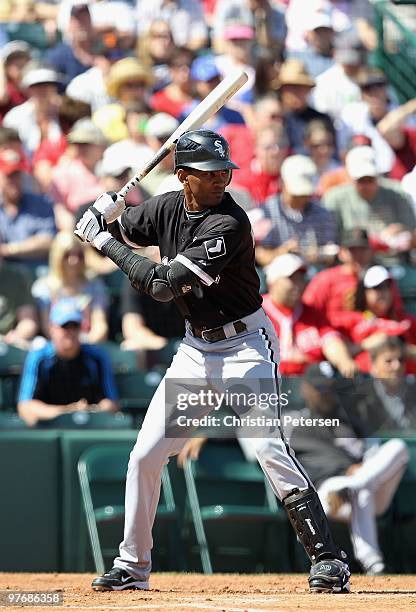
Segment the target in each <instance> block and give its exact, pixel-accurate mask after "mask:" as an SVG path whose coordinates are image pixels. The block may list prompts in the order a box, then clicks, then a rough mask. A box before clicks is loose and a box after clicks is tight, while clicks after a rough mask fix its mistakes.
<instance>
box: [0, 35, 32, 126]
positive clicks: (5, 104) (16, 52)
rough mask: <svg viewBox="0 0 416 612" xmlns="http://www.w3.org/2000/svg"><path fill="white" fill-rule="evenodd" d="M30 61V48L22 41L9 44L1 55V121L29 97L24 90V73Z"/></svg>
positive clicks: (2, 50)
mask: <svg viewBox="0 0 416 612" xmlns="http://www.w3.org/2000/svg"><path fill="white" fill-rule="evenodd" d="M29 60H30V47H29V45H28V44H27V43H26V42H24V41H22V40H14V41H12V42H9V43H7V44H6V45H4V47H3V48H2V49H1V53H0V121H1V120H2V119H3V117H4V116H5V115H6V113H7V112H8V111H9V110H11V109H12V108H13V107H14V106H18V105H19V104H23V102H25V101H26V99H27V97H26V94H25V92H24V91H23V89H22V76H23V71H24V68H25V66H26V64H27V63H28V61H29Z"/></svg>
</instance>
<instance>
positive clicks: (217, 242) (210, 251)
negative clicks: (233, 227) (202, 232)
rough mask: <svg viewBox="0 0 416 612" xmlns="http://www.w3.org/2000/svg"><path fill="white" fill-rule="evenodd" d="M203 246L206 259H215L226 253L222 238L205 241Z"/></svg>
mask: <svg viewBox="0 0 416 612" xmlns="http://www.w3.org/2000/svg"><path fill="white" fill-rule="evenodd" d="M204 246H205V251H206V253H207V257H208V259H215V258H216V257H221V256H222V255H225V253H226V249H225V242H224V238H223V237H222V236H220V237H219V238H213V239H212V240H205V242H204Z"/></svg>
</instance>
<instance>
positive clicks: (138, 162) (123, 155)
mask: <svg viewBox="0 0 416 612" xmlns="http://www.w3.org/2000/svg"><path fill="white" fill-rule="evenodd" d="M149 118H150V108H149V107H148V105H147V104H146V102H144V101H143V100H142V101H140V102H139V101H136V102H133V103H131V104H128V105H127V106H126V107H125V125H126V127H127V133H128V134H127V137H126V138H123V139H122V140H119V141H118V142H114V143H113V144H111V145H110V146H109V147H108V148H107V149H106V152H105V155H106V156H108V157H111V159H117V160H118V163H120V164H124V166H125V167H128V166H129V167H131V168H133V169H134V170H135V171H137V170H138V169H140V168H142V167H143V166H144V165H145V163H146V162H147V161H148V160H149V159H150V158H151V157H152V155H153V153H152V149H151V148H150V147H149V145H148V144H147V143H146V137H145V134H144V131H145V127H146V124H147V122H148V121H149ZM133 191H136V190H133ZM129 193H130V192H129Z"/></svg>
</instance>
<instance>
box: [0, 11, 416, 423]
mask: <svg viewBox="0 0 416 612" xmlns="http://www.w3.org/2000/svg"><path fill="white" fill-rule="evenodd" d="M410 10H412V7H411V8H410ZM413 17H414V16H413ZM408 18H409V19H412V13H409V15H408ZM0 45H1V48H0V260H1V263H0V342H1V343H3V344H8V345H14V346H17V347H19V348H23V349H25V350H31V351H34V352H36V351H38V353H39V351H44V352H45V351H47V348H48V347H50V346H51V343H52V344H53V343H54V342H55V335H56V334H55V335H54V330H55V328H56V327H60V328H62V329H64V331H65V329H66V327H67V324H68V325H69V326H68V329H69V333H70V334H73V335H74V334H75V336H76V338H77V342H78V341H79V343H80V346H81V345H82V346H84V345H86V344H87V345H96V344H97V343H102V342H104V341H108V340H110V341H112V342H115V343H117V344H118V345H119V346H121V347H122V348H123V349H126V350H130V351H139V352H140V354H142V353H143V352H146V351H147V352H151V351H156V350H161V349H163V347H164V346H165V345H166V344H167V342H168V341H169V340H171V339H174V338H180V337H181V336H182V334H183V329H184V326H183V322H182V320H181V318H180V315H179V314H178V313H177V312H176V310H175V307H174V305H172V304H162V303H157V304H156V303H154V302H152V301H151V300H150V298H148V296H144V295H140V294H138V293H137V292H135V291H134V290H133V289H132V288H131V287H130V285H129V283H128V281H127V280H123V279H121V275H120V274H119V271H117V270H116V269H115V266H114V264H113V263H112V262H111V261H109V260H108V259H106V258H104V257H102V256H101V255H100V253H98V252H96V251H95V250H94V249H92V248H91V247H89V246H86V245H84V244H81V243H80V242H79V241H78V240H77V239H76V238H75V237H74V235H73V229H74V225H75V223H76V221H77V219H79V218H80V216H81V215H82V213H83V212H84V211H85V209H86V207H87V206H88V205H89V204H90V203H91V202H93V201H94V199H95V198H96V197H98V196H99V195H100V194H101V193H102V192H104V191H109V190H113V191H117V190H119V189H120V188H121V187H122V186H123V185H124V184H125V183H126V182H127V181H128V179H129V177H131V176H132V175H133V174H134V172H135V171H137V170H138V169H140V168H141V167H142V166H143V165H144V164H145V163H146V162H147V161H148V160H149V159H150V158H151V157H152V156H153V155H154V153H155V152H156V151H157V150H158V149H159V148H160V147H161V146H162V145H163V143H164V142H165V141H166V140H167V138H168V137H169V136H170V135H171V134H172V132H173V131H174V130H175V128H176V127H177V126H178V125H179V123H180V122H181V121H182V120H183V119H184V118H185V117H186V116H187V115H188V114H189V113H190V112H191V111H192V109H193V108H194V107H195V106H196V105H197V104H198V103H199V101H200V100H202V99H203V98H204V97H206V95H207V94H208V93H209V92H210V91H212V89H213V88H214V87H215V86H216V85H217V84H218V83H219V82H220V81H221V79H222V78H224V77H225V76H226V75H228V74H229V73H231V72H233V71H235V70H236V69H244V70H245V71H246V72H247V74H248V77H249V78H248V82H247V84H246V85H245V86H244V87H243V88H242V89H241V90H240V91H239V92H238V93H237V94H236V95H235V96H234V97H233V98H232V99H231V100H230V101H229V102H228V103H227V104H226V105H225V106H224V107H223V108H222V109H220V110H219V111H218V112H217V113H216V114H215V116H214V117H212V118H211V119H210V120H209V121H208V122H207V124H206V127H209V128H210V129H213V130H215V131H218V132H220V133H221V134H223V135H224V137H225V138H226V139H227V140H228V141H229V143H230V148H231V157H232V159H233V160H234V161H235V162H236V163H237V164H238V165H239V167H240V169H239V170H235V171H234V172H233V177H232V181H231V184H230V186H229V188H228V189H229V190H230V192H231V193H232V195H233V196H234V198H235V199H236V201H237V202H238V203H239V204H240V206H242V207H243V208H244V209H245V210H246V211H247V214H248V215H249V218H250V220H251V223H252V227H253V235H254V238H255V240H256V258H257V265H258V270H259V275H260V278H261V281H262V292H263V294H264V308H265V310H266V311H267V313H268V314H269V316H270V317H271V319H272V321H273V323H274V325H275V327H276V330H277V332H278V335H279V338H280V345H281V373H282V375H284V376H301V375H302V374H303V373H304V372H305V370H306V369H307V367H308V366H310V365H311V364H316V363H321V362H324V361H327V362H329V363H330V364H331V366H332V367H334V368H335V370H336V371H337V372H339V373H340V374H341V375H342V376H344V377H354V376H357V375H359V374H360V373H361V374H369V375H372V376H374V377H376V378H382V379H383V380H384V381H385V380H387V379H391V380H392V381H393V382H392V383H391V389H387V390H386V389H383V390H380V389H379V392H380V394H381V395H382V396H383V397H384V399H386V398H387V399H388V400H389V401H390V399H391V398H393V399H391V402H392V403H396V404H400V405H401V406H402V407H403V405H404V404H405V399H404V395H403V394H405V392H406V393H407V391H406V387H405V386H403V385H401V384H400V383H399V382H398V381H401V380H404V379H405V377H406V376H407V378H406V381H410V380H411V378H410V377H411V376H412V375H413V374H414V373H415V372H416V318H415V316H414V314H413V313H414V312H416V302H415V303H413V302H412V301H411V300H409V299H408V295H409V294H410V293H411V291H410V292H409V291H408V292H407V293H406V279H407V278H408V277H409V278H410V277H411V271H412V269H413V268H414V266H415V265H416V181H415V172H416V170H415V167H416V165H415V164H416V122H415V116H414V112H415V110H416V99H414V100H409V101H407V102H405V103H404V104H400V103H399V101H398V98H397V95H396V93H395V91H394V89H393V88H392V87H391V85H390V84H389V82H388V80H387V79H386V76H385V75H384V73H383V72H382V71H380V70H379V69H377V68H376V67H375V66H374V50H375V48H376V46H377V35H376V30H375V14H374V7H373V4H372V3H371V2H370V1H368V0H360V1H358V0H350V1H349V2H344V1H341V0H309V1H308V2H304V1H302V0H280V1H279V0H152V1H149V0H89V1H86V0H84V1H82V0H61V1H59V0H39V1H35V0H3V1H2V2H1V7H0ZM172 168H173V160H172V157H171V156H170V157H167V158H166V159H165V160H163V161H162V162H161V163H160V164H159V165H158V166H157V168H156V169H155V170H153V171H152V172H151V173H150V174H149V176H147V177H146V178H145V180H143V182H142V183H141V184H140V186H139V187H137V188H135V189H133V190H131V191H130V192H129V194H128V204H129V205H131V206H140V204H141V202H143V200H144V199H146V198H148V197H150V196H153V195H157V194H159V193H163V192H166V191H170V190H177V189H180V183H179V182H178V181H177V179H176V177H175V176H174V174H173V172H172ZM142 252H144V254H146V255H147V256H149V257H151V258H153V259H155V260H156V259H157V258H158V256H159V255H158V250H157V248H147V249H143V250H142ZM410 282H413V281H410V280H409V283H410ZM407 288H408V287H407ZM403 289H404V293H403ZM415 295H416V293H415ZM68 298H71V300H73V303H72V306H71V308H69V307H68V308H69V311H71V312H73V313H76V314H74V315H73V320H71V319H69V320H67V318H66V319H65V317H64V320H65V322H64V323H63V324H62V325H60V324H59V323H57V322H56V321H57V320H61V319H60V318H59V317H58V318H56V317H55V318H53V316H52V314H51V313H53V312H54V308H55V307H57V306H58V305H59V304H60V303H61V302H62V301H64V302H65V300H67V299H68ZM415 299H416V298H415ZM61 306H62V304H61ZM62 307H63V308H64V306H62ZM64 310H65V308H64ZM58 311H59V310H58ZM79 313H81V314H79ZM55 331H56V330H55ZM392 340H394V341H393V343H392ZM55 344H56V342H55ZM58 344H59V341H58ZM38 353H37V354H38ZM45 354H46V353H45ZM149 354H150V353H149ZM45 358H46V357H45ZM143 363H144V365H143ZM148 363H149V362H146V361H145V362H142V367H146V365H148ZM150 363H151V358H150ZM32 366H33V364H32ZM32 369H33V367H32ZM26 370H27V368H26ZM26 370H25V372H26ZM31 376H33V371H32V372H31ZM383 384H384V383H383ZM386 384H387V386H388V384H389V383H386ZM409 384H410V382H409ZM32 387H33V389H32V392H34V391H33V390H34V388H35V386H34V383H33V380H32ZM29 388H30V385H29V386H25V387H24V389H25V390H26V391H27V392H28V389H29ZM32 395H33V393H32ZM104 395H105V394H104ZM29 396H30V393H29ZM29 396H28V397H29ZM22 397H23V396H22ZM25 397H26V396H25ZM105 397H107V399H109V402H107V403H106V407H107V408H109V409H111V410H112V409H114V403H112V402H113V400H115V396H114V395H112V394H111V393H110V395H108V394H107V395H105ZM389 398H390V399H389ZM78 399H79V398H78ZM110 400H111V401H110ZM99 401H101V400H100V399H96V400H94V401H93V402H92V403H93V405H94V406H96V405H97V403H99ZM386 401H387V400H386ZM74 402H75V400H74ZM74 402H71V406H73V405H75V404H74ZM52 403H54V402H52ZM55 403H57V404H59V402H55ZM75 403H76V402H75ZM396 407H397V406H396ZM23 413H24V411H23ZM42 414H43V413H42ZM29 420H30V419H29ZM35 421H36V419H34V420H33V419H32V421H31V422H35Z"/></svg>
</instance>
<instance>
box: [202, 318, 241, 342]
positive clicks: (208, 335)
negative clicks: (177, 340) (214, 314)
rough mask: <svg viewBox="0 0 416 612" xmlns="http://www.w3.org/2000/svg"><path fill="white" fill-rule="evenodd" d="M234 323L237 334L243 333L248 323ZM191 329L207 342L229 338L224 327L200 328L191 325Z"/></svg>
mask: <svg viewBox="0 0 416 612" xmlns="http://www.w3.org/2000/svg"><path fill="white" fill-rule="evenodd" d="M232 325H233V327H234V330H235V335H237V334H242V333H243V332H245V331H246V330H247V325H246V324H245V323H243V321H234V322H233V323H232ZM191 331H192V333H193V335H194V336H196V337H197V338H202V340H205V341H206V342H219V341H220V340H225V339H226V338H227V336H226V335H225V330H224V327H214V328H212V329H202V328H201V329H200V328H198V327H193V326H192V325H191Z"/></svg>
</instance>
